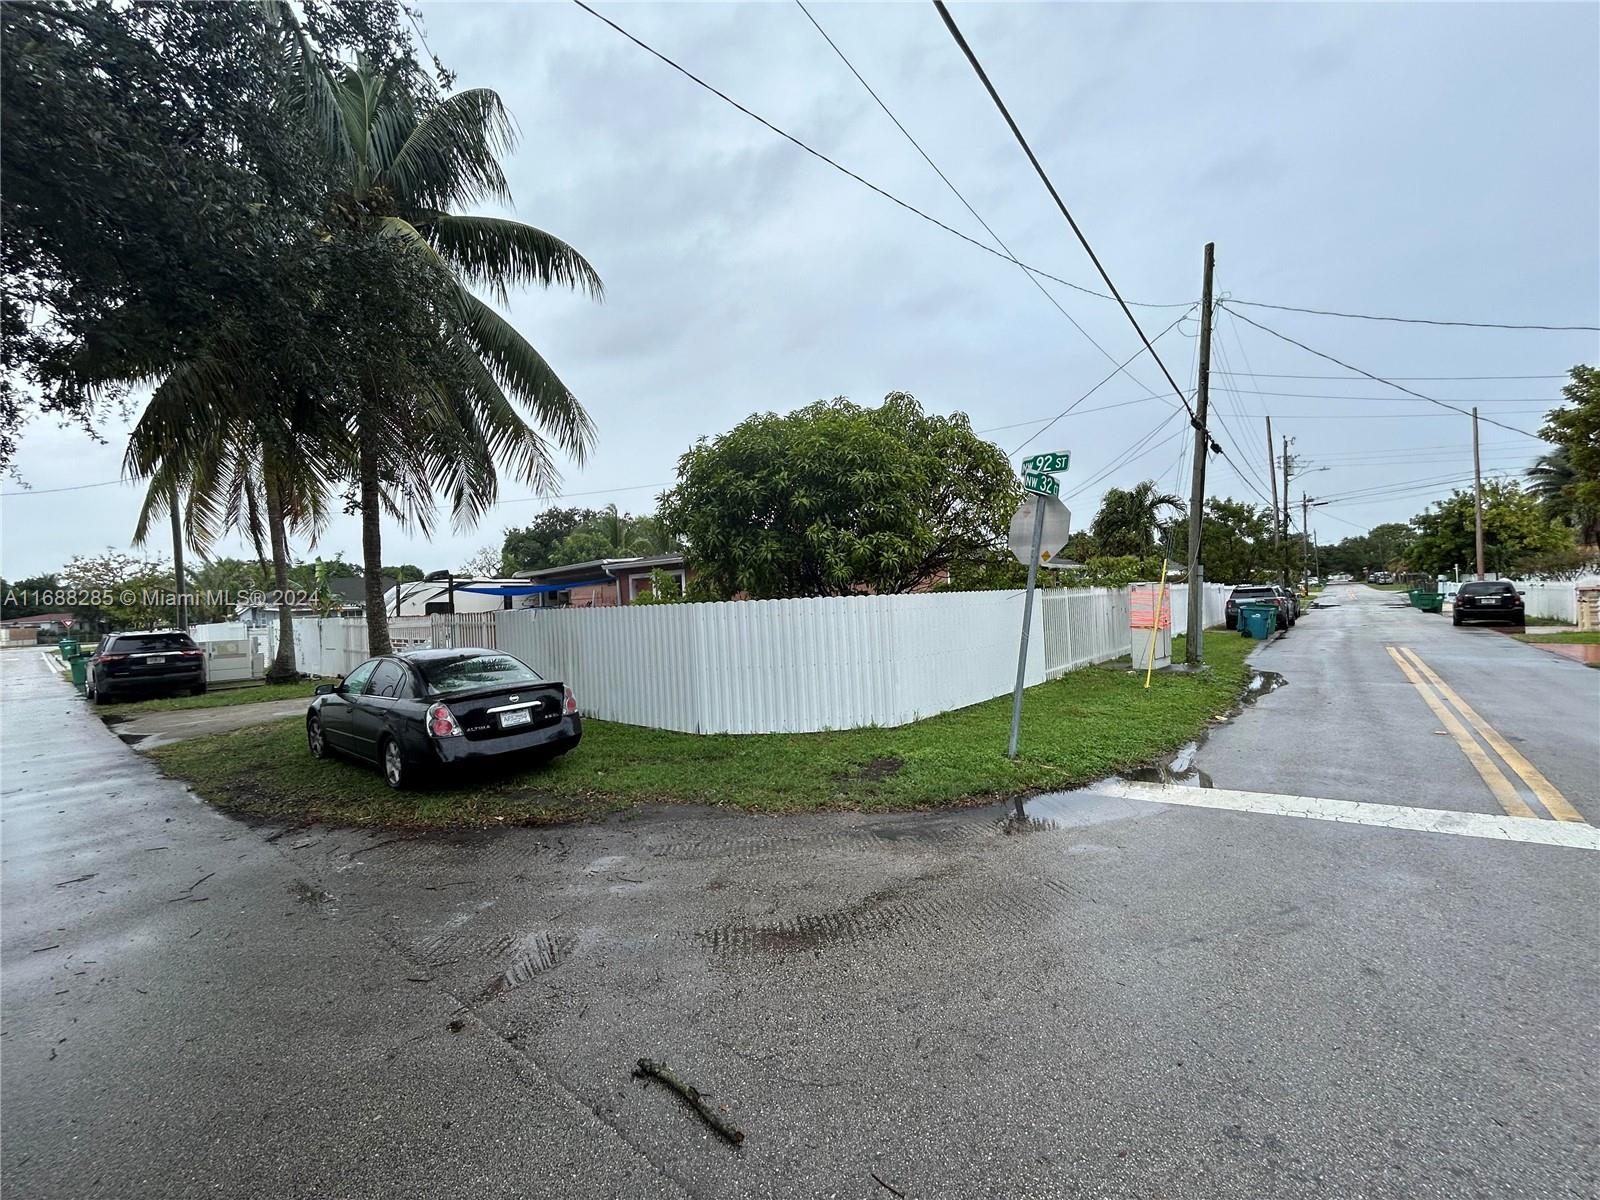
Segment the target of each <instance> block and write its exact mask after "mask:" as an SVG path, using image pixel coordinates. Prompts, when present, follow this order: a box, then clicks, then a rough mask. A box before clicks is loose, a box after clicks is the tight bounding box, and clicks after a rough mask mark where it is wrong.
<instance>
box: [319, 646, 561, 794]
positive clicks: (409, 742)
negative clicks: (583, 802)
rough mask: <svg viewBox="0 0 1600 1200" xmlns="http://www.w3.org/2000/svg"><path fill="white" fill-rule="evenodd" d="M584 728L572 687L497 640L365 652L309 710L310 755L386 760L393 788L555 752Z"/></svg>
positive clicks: (386, 775)
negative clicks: (496, 646)
mask: <svg viewBox="0 0 1600 1200" xmlns="http://www.w3.org/2000/svg"><path fill="white" fill-rule="evenodd" d="M582 736H583V722H582V720H581V719H580V718H579V716H578V702H577V701H576V700H575V699H573V696H572V689H571V688H568V687H566V686H565V685H564V684H561V683H553V682H551V681H550V680H547V679H545V678H543V677H542V676H541V675H540V674H539V673H538V672H537V671H535V670H534V669H533V668H532V667H530V666H528V665H527V664H526V663H524V662H522V661H521V660H519V659H517V658H513V657H512V656H511V655H509V654H505V653H503V652H501V651H498V650H484V649H482V648H465V649H460V650H418V651H415V652H413V653H411V654H396V655H390V656H386V657H383V658H373V659H368V660H367V661H366V662H364V663H362V664H361V665H360V666H359V667H357V668H356V669H355V670H354V671H351V672H350V674H348V675H346V676H345V677H344V678H343V679H341V680H340V681H339V682H338V683H337V684H331V683H325V684H322V685H321V686H320V687H318V688H317V694H316V697H315V699H313V700H312V701H311V708H310V710H309V711H308V712H307V713H306V745H307V747H309V749H310V750H311V754H312V757H314V758H325V757H327V755H328V754H329V752H330V751H339V752H342V753H344V754H349V755H353V756H354V757H356V758H363V759H366V760H368V761H369V762H374V763H377V764H378V765H379V766H381V767H382V768H383V777H384V779H385V780H387V781H388V784H389V786H390V787H392V788H403V787H405V786H407V785H408V784H409V783H412V782H413V781H415V780H416V779H417V778H418V777H419V776H421V775H426V774H431V773H432V772H434V771H436V770H439V769H441V768H444V767H450V766H460V765H463V764H468V763H473V762H483V761H487V760H493V759H502V758H515V757H522V758H530V759H551V758H554V757H556V756H557V755H559V754H565V753H566V752H567V751H568V750H571V749H572V748H573V747H574V746H576V745H577V744H578V740H579V739H580V738H581V737H582Z"/></svg>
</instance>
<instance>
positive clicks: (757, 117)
mask: <svg viewBox="0 0 1600 1200" xmlns="http://www.w3.org/2000/svg"><path fill="white" fill-rule="evenodd" d="M572 2H573V3H574V4H576V5H577V6H578V7H579V8H581V9H583V11H584V12H586V13H588V14H589V15H590V16H591V17H594V18H595V19H596V20H597V21H600V22H601V23H602V24H605V25H608V26H610V27H611V28H612V29H613V30H615V31H616V32H617V33H620V34H621V35H622V36H623V37H625V38H627V39H628V41H630V42H632V43H633V44H634V45H635V46H638V47H639V49H641V50H643V51H644V52H645V53H647V54H649V55H651V56H652V57H654V58H656V59H659V60H660V61H661V62H664V63H666V65H667V66H669V67H671V68H672V69H673V70H674V71H676V72H678V74H680V75H682V76H683V77H684V78H685V79H688V80H689V81H690V82H692V83H694V84H696V85H698V86H699V87H702V88H704V89H705V90H706V91H708V92H710V93H711V94H712V95H713V96H715V97H717V99H719V100H721V101H723V102H724V103H725V104H729V105H731V106H732V107H734V108H736V109H738V110H739V111H740V112H742V113H743V114H744V115H745V116H747V117H749V118H750V119H751V120H752V121H755V122H756V123H757V124H759V125H762V126H764V127H765V128H767V129H769V130H771V131H772V132H773V133H775V134H777V135H778V136H779V137H781V138H783V139H784V140H785V141H787V142H790V143H792V144H793V145H795V146H798V147H799V148H800V149H801V150H804V151H805V152H806V153H807V154H809V155H811V157H813V158H815V159H817V160H818V161H820V162H824V163H826V164H827V165H828V166H830V167H832V168H833V169H834V170H835V171H838V172H839V173H840V174H842V175H846V176H848V177H849V178H851V179H853V180H855V181H856V182H857V183H859V184H861V186H863V187H865V188H867V189H868V190H869V191H872V192H876V193H877V194H878V195H880V196H882V197H883V198H884V199H885V200H888V201H890V202H891V203H893V204H897V205H899V206H900V207H901V208H903V209H905V210H906V211H907V212H909V213H912V214H913V215H915V216H918V217H921V218H922V219H923V220H924V221H927V222H928V223H929V224H930V225H937V226H938V227H939V228H940V229H942V230H944V231H945V232H946V233H949V234H954V235H955V236H956V237H958V238H960V239H961V240H962V241H964V242H966V243H968V244H969V245H973V246H976V247H977V248H978V249H979V250H982V251H983V252H984V253H985V254H992V255H994V257H996V258H999V259H1004V260H1005V261H1006V262H1009V263H1014V264H1016V265H1017V266H1019V267H1022V268H1023V269H1024V270H1026V271H1029V272H1031V273H1033V274H1034V275H1037V276H1039V277H1040V278H1041V279H1048V280H1050V281H1051V282H1053V283H1059V284H1061V285H1062V286H1063V287H1069V288H1071V289H1072V290H1073V291H1075V292H1082V293H1083V294H1084V295H1086V296H1096V297H1099V298H1100V299H1101V300H1120V298H1119V297H1116V296H1108V295H1106V294H1105V293H1103V292H1097V291H1095V290H1094V289H1093V288H1086V287H1084V286H1083V285H1082V284H1077V283H1073V282H1072V280H1070V279H1063V278H1061V276H1059V275H1052V274H1051V273H1050V272H1049V271H1042V270H1040V269H1039V268H1038V267H1034V266H1029V265H1028V264H1027V263H1025V262H1021V261H1019V260H1018V259H1015V258H1012V257H1011V256H1010V255H1008V254H1005V253H1003V252H1001V251H999V250H996V249H995V248H994V247H993V246H990V245H987V244H985V243H984V242H980V241H979V240H978V239H977V238H975V237H972V236H971V235H969V234H965V233H962V232H961V230H959V229H957V228H955V227H954V226H952V225H947V224H945V223H944V222H943V221H941V220H939V218H938V217H935V216H931V215H930V214H928V213H925V212H923V211H922V210H921V209H920V208H918V207H917V206H916V205H914V204H911V203H908V202H907V201H905V200H902V199H900V197H899V196H896V195H895V194H894V193H892V192H889V191H886V190H885V189H884V188H881V187H879V186H878V185H877V184H875V183H873V182H872V181H871V180H870V179H867V178H865V177H863V176H861V175H858V174H856V172H854V171H852V170H851V169H850V168H849V167H846V166H844V165H843V164H842V163H839V162H836V161H835V160H834V159H831V158H829V157H828V156H827V155H826V154H824V153H823V152H822V151H820V150H818V149H816V148H815V147H813V146H810V145H808V144H807V143H805V142H803V141H801V140H800V139H799V138H798V137H796V136H795V135H794V134H792V133H790V132H788V131H787V130H784V129H780V128H779V127H778V126H776V125H774V124H773V123H772V122H771V121H769V120H767V119H766V118H765V117H763V116H762V115H761V114H760V113H757V112H753V111H751V110H750V109H748V108H746V107H745V106H744V105H743V104H740V103H739V102H738V101H737V100H735V99H734V98H733V97H732V96H730V95H728V94H727V93H726V92H724V91H722V90H720V89H719V88H717V87H716V86H714V85H713V84H710V83H707V82H706V81H705V80H704V79H701V78H700V76H698V75H696V74H695V73H694V72H693V71H691V70H689V68H687V67H685V66H683V65H681V64H680V63H678V62H676V61H674V60H673V59H671V58H669V57H668V56H667V55H665V54H663V53H662V52H661V51H660V50H657V49H656V48H655V47H654V46H652V45H650V44H649V43H648V42H644V41H641V40H640V39H639V38H637V37H635V36H634V35H633V34H631V33H629V32H628V31H627V30H626V29H624V28H623V27H622V26H621V25H618V24H617V23H616V22H615V21H613V20H612V19H611V18H610V17H607V16H605V15H603V14H601V13H598V12H596V11H595V10H594V9H593V8H591V7H589V5H588V4H587V3H585V0H572ZM1131 303H1133V304H1135V305H1137V306H1138V307H1140V308H1187V307H1189V306H1190V305H1191V304H1192V303H1193V302H1192V301H1184V302H1183V303H1173V304H1151V303H1147V302H1141V301H1137V300H1135V301H1131Z"/></svg>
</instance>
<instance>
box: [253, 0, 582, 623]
mask: <svg viewBox="0 0 1600 1200" xmlns="http://www.w3.org/2000/svg"><path fill="white" fill-rule="evenodd" d="M273 11H274V12H275V13H276V14H277V17H278V19H280V20H282V22H283V24H284V26H285V27H286V29H287V30H288V32H289V47H290V52H291V54H293V55H294V56H296V58H297V60H298V64H299V73H300V78H301V80H302V83H303V85H304V93H303V96H302V104H303V111H304V112H305V114H306V116H307V118H308V119H310V120H311V121H312V122H313V123H314V125H315V127H316V128H317V130H318V131H319V133H320V135H321V140H322V142H323V144H324V148H325V151H326V152H327V154H328V155H329V157H330V159H331V160H332V162H333V164H334V167H335V170H336V172H337V175H338V178H339V184H338V187H337V188H336V190H335V192H334V194H332V195H331V196H330V197H329V204H328V229H329V236H330V237H333V238H338V239H344V240H345V241H347V242H349V243H351V244H354V245H358V246H362V247H365V248H367V249H368V250H370V252H371V253H372V254H374V255H381V254H383V253H385V252H388V251H392V250H393V249H395V248H400V249H403V250H406V251H409V252H412V253H413V254H415V255H416V256H419V258H420V260H421V264H420V265H421V266H422V267H424V268H426V269H429V270H431V271H432V272H433V273H434V277H435V279H436V281H437V283H438V289H437V293H436V294H435V295H422V296H413V297H410V298H411V299H414V300H415V302H416V303H418V304H422V305H424V306H426V309H427V311H426V313H425V315H424V318H423V321H422V323H423V324H428V323H430V322H431V329H432V332H433V337H434V340H435V341H436V343H437V344H436V346H433V347H427V346H421V347H406V346H400V347H391V348H390V349H391V350H392V351H398V352H399V353H398V354H396V355H393V356H391V355H384V354H377V355H373V356H372V359H371V362H370V368H371V369H370V370H368V372H367V374H366V378H365V381H364V383H363V385H362V386H361V388H360V394H359V395H358V396H356V397H354V403H353V404H352V406H351V410H350V412H351V415H350V433H351V437H352V440H353V442H354V446H355V462H356V469H355V472H354V474H355V482H356V485H357V492H358V498H359V505H360V509H361V526H362V558H363V563H364V567H365V574H366V583H367V598H366V599H367V604H366V610H367V636H368V643H369V649H370V651H371V652H372V653H373V654H382V653H386V652H387V651H388V650H389V633H388V619H387V616H386V614H385V612H384V606H383V602H382V591H381V589H382V583H381V564H382V532H381V523H380V517H381V513H382V511H383V510H384V509H385V508H387V509H388V510H389V511H390V512H391V514H392V515H395V516H398V517H400V518H401V519H403V520H409V521H413V522H420V523H425V522H426V520H427V517H428V514H429V512H430V510H431V501H432V495H433V492H434V490H435V489H442V490H443V491H444V492H445V493H446V494H447V496H448V497H449V500H450V506H451V510H452V514H453V517H454V519H455V522H456V524H457V526H458V527H467V526H470V525H471V524H473V523H475V522H476V521H477V519H478V518H479V517H481V516H482V514H483V513H484V512H485V511H486V510H487V509H488V507H489V506H490V505H491V504H492V503H493V502H494V498H495V495H496V491H497V486H498V477H497V471H498V468H499V467H500V466H501V465H504V466H506V467H509V469H510V470H511V471H512V473H513V474H514V475H515V476H516V477H517V478H518V479H519V480H521V481H522V482H524V483H527V484H529V485H530V486H532V487H533V488H534V489H536V490H539V491H552V490H554V488H555V487H556V485H557V483H558V481H559V475H558V472H557V469H556V466H555V463H554V460H553V457H552V454H551V449H550V446H549V444H548V443H547V441H546V435H548V436H549V438H550V439H551V440H552V441H553V442H554V443H555V445H556V447H558V448H559V449H560V450H561V451H562V452H564V453H566V454H567V455H569V456H570V457H572V458H573V459H574V460H575V461H576V462H578V463H582V462H583V460H584V458H585V457H586V456H587V454H588V451H589V449H590V446H591V444H592V442H593V438H594V429H593V425H592V423H591V422H590V419H589V416H588V414H587V413H586V412H585V411H584V410H583V407H582V406H581V405H580V404H579V403H578V400H577V397H575V396H574V395H573V394H572V392H571V391H570V390H569V389H568V388H567V386H566V385H565V384H563V383H562V382H561V380H560V379H559V378H558V377H557V375H556V373H555V372H554V371H553V370H552V369H551V368H550V366H549V364H548V363H546V362H545V360H544V359H543V357H541V356H540V354H539V352H538V351H537V350H535V349H534V348H533V346H532V345H530V344H529V343H528V342H527V340H526V339H524V338H523V337H522V335H521V334H520V333H518V332H517V330H516V329H514V328H513V327H512V326H511V325H510V324H509V323H508V322H507V321H506V320H505V319H504V318H503V317H501V316H500V314H499V313H497V312H496V311H495V310H494V309H493V308H492V307H491V306H490V305H488V304H486V303H484V301H483V300H481V299H480V298H479V297H478V296H477V295H475V294H474V293H473V291H472V290H471V288H472V286H474V285H476V286H480V287H486V288H488V289H489V290H490V292H491V294H492V295H493V296H494V297H495V298H496V299H498V300H500V301H502V302H504V300H505V299H506V295H507V289H508V288H509V287H510V286H511V285H513V284H529V283H538V284H543V285H545V286H551V285H556V284H559V285H562V286H566V287H572V288H576V289H579V290H582V291H585V292H587V293H589V294H590V295H591V296H594V297H596V298H598V297H599V296H600V295H601V293H602V286H601V282H600V277H599V275H598V274H597V273H596V272H595V270H594V268H593V267H592V266H590V265H589V263H588V262H587V261H586V260H585V259H584V258H583V256H582V255H580V254H579V253H578V252H577V251H576V250H574V249H573V248H572V247H571V246H569V245H567V243H565V242H563V241H561V240H560V239H559V238H556V237H554V236H552V235H551V234H548V233H546V232H544V231H543V230H540V229H536V228H534V227H533V226H531V225H525V224H522V223H521V222H518V221H515V220H511V219H508V218H503V217H487V216H476V215H467V214H463V213H460V212H454V211H451V210H452V209H457V208H459V207H460V206H463V205H470V204H473V203H475V202H478V201H480V200H485V199H488V200H495V201H499V202H501V203H504V204H507V205H509V204H510V202H511V192H510V188H509V187H508V186H507V183H506V179H505V175H504V173H503V172H502V171H501V168H500V163H499V160H500V156H501V155H502V154H504V153H505V152H506V151H508V150H509V149H510V148H511V147H512V145H513V144H514V142H515V134H514V130H513V128H512V125H511V121H510V118H509V117H508V115H507V114H506V111H505V108H504V106H503V105H502V103H501V101H500V97H499V96H498V95H496V94H495V93H494V92H493V91H491V90H489V89H486V88H474V89H470V90H467V91H462V92H458V93H455V94H453V95H450V96H447V97H445V98H444V99H441V100H438V101H419V100H415V99H413V98H412V97H410V96H407V95H406V94H404V91H403V89H401V88H399V87H391V86H390V81H389V80H387V79H386V78H385V77H384V76H383V75H382V74H379V73H377V72H374V71H372V70H371V69H369V68H368V67H367V66H366V65H365V64H358V65H357V66H354V67H338V68H335V69H333V70H330V69H328V68H327V67H326V66H325V65H324V64H323V63H322V62H321V60H320V59H319V58H318V57H317V55H316V52H315V48H314V47H313V46H311V44H310V42H309V40H308V39H307V38H306V36H305V34H304V32H303V31H302V30H301V29H300V28H299V26H298V24H297V23H296V22H295V20H294V18H293V15H292V13H291V12H290V11H289V10H288V9H287V7H286V6H284V7H276V8H274V9H273ZM350 299H351V300H352V301H354V300H356V298H355V297H351V298H350ZM404 299H407V297H401V296H398V295H393V294H391V295H389V296H387V297H384V300H385V301H386V302H388V303H400V302H402V301H403V300H404ZM426 340H427V339H426V338H423V339H419V341H426ZM413 349H416V350H418V351H419V352H418V353H416V354H415V355H412V356H411V357H409V358H407V357H406V354H407V352H408V351H410V350H413ZM430 350H431V351H433V353H432V354H431V355H430ZM518 405H520V406H521V409H522V410H524V411H525V412H526V413H527V415H528V417H529V418H531V420H532V424H530V423H529V420H527V419H525V418H524V416H523V412H522V411H519V408H518ZM541 431H542V432H541ZM386 487H387V488H388V489H389V492H390V498H389V499H388V500H386V498H385V495H384V493H385V489H386Z"/></svg>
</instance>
